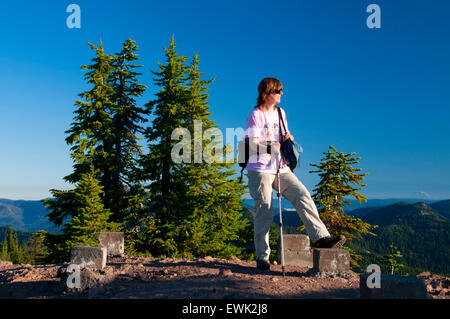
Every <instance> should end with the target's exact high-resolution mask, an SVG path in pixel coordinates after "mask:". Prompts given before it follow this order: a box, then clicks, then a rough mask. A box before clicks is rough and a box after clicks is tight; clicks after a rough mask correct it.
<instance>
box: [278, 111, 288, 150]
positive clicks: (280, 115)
mask: <svg viewBox="0 0 450 319" xmlns="http://www.w3.org/2000/svg"><path fill="white" fill-rule="evenodd" d="M277 110H278V118H279V121H281V123H283V128H284V133H286V125H284V120H283V116H282V114H281V109H280V107H279V106H277ZM280 133H282V132H281V125H280ZM280 136H281V134H280ZM280 142H282V141H280Z"/></svg>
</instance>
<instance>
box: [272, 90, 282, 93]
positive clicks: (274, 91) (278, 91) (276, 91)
mask: <svg viewBox="0 0 450 319" xmlns="http://www.w3.org/2000/svg"><path fill="white" fill-rule="evenodd" d="M281 92H283V89H279V90H273V91H272V94H281Z"/></svg>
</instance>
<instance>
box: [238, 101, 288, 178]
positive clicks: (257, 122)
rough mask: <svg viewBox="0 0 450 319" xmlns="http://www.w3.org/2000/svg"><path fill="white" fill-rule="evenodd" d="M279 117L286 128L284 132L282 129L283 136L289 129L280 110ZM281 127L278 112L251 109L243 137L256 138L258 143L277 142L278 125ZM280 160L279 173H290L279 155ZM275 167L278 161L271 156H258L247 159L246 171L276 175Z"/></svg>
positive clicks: (284, 115)
mask: <svg viewBox="0 0 450 319" xmlns="http://www.w3.org/2000/svg"><path fill="white" fill-rule="evenodd" d="M280 110H281V116H282V117H283V120H284V125H285V126H286V131H287V132H285V131H284V128H283V127H282V128H281V129H282V132H283V134H286V133H288V132H289V128H288V125H287V121H286V114H285V112H284V110H283V109H282V108H280ZM280 124H281V125H283V124H282V123H281V121H279V116H278V111H277V109H275V110H274V111H269V112H263V111H261V110H260V109H258V108H255V109H253V111H252V112H251V113H250V114H249V116H248V117H247V126H246V131H245V136H246V137H249V138H255V137H257V138H258V139H259V141H260V142H266V141H272V142H278V141H279V132H280V129H279V125H280ZM278 160H281V166H280V173H287V172H289V171H290V168H289V167H288V166H287V165H286V163H285V161H284V160H282V159H281V155H279V159H278ZM277 165H278V161H277V160H276V158H275V157H273V156H272V154H267V153H266V154H260V155H259V156H258V155H252V156H250V157H249V160H248V164H247V167H246V169H247V170H248V171H256V172H261V173H267V174H276V173H277V168H278V167H277Z"/></svg>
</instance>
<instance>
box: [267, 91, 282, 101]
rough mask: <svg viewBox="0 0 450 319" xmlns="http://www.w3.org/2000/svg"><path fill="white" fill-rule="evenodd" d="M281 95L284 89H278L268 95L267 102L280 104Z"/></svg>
mask: <svg viewBox="0 0 450 319" xmlns="http://www.w3.org/2000/svg"><path fill="white" fill-rule="evenodd" d="M281 95H283V90H282V89H281V90H277V91H276V92H274V93H271V94H269V95H267V97H266V103H268V104H278V103H280V101H281Z"/></svg>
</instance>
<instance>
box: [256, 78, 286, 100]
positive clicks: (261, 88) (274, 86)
mask: <svg viewBox="0 0 450 319" xmlns="http://www.w3.org/2000/svg"><path fill="white" fill-rule="evenodd" d="M282 89H283V85H282V84H281V82H280V80H278V79H276V78H264V79H262V80H261V82H259V85H258V99H257V100H256V106H255V107H258V106H260V105H261V104H264V102H265V101H266V97H267V95H270V94H272V93H273V92H274V91H275V90H282Z"/></svg>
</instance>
